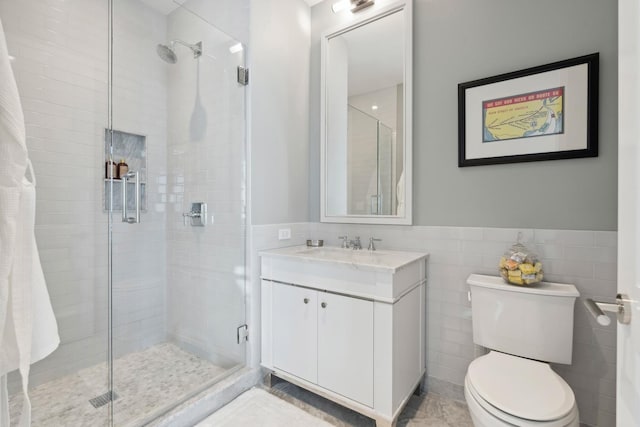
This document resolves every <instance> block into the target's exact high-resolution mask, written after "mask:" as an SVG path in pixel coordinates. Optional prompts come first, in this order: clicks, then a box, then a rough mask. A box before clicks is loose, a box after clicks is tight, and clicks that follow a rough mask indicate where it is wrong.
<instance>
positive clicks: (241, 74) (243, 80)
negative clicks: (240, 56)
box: [238, 66, 249, 86]
mask: <svg viewBox="0 0 640 427" xmlns="http://www.w3.org/2000/svg"><path fill="white" fill-rule="evenodd" d="M238 83H240V84H241V85H243V86H246V85H248V84H249V69H248V68H244V67H240V66H238Z"/></svg>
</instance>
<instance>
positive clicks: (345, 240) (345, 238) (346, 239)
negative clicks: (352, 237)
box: [338, 235, 350, 249]
mask: <svg viewBox="0 0 640 427" xmlns="http://www.w3.org/2000/svg"><path fill="white" fill-rule="evenodd" d="M338 239H342V243H341V244H340V247H341V248H342V249H349V243H350V242H349V236H347V235H344V236H338Z"/></svg>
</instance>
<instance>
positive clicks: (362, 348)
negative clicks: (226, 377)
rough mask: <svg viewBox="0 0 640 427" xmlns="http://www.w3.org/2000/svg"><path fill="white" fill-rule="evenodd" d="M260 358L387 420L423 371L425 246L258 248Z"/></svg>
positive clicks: (324, 393) (322, 391) (380, 421)
mask: <svg viewBox="0 0 640 427" xmlns="http://www.w3.org/2000/svg"><path fill="white" fill-rule="evenodd" d="M260 255H261V257H262V263H261V265H262V362H261V363H262V366H263V367H265V368H267V369H269V370H270V371H271V372H272V374H273V375H276V376H278V377H281V378H283V379H285V380H287V381H290V382H292V383H294V384H297V385H299V386H302V387H304V388H307V389H308V390H311V391H313V392H315V393H317V394H320V395H322V396H324V397H326V398H328V399H331V400H334V401H336V402H338V403H340V404H342V405H344V406H347V407H349V408H351V409H354V410H356V411H358V412H361V413H363V414H365V415H367V416H369V417H372V418H374V419H375V420H376V422H377V423H378V424H379V425H393V424H394V423H395V420H396V419H397V416H398V414H399V413H400V411H401V410H402V408H403V407H404V404H405V403H406V402H407V400H408V399H409V397H410V396H411V393H412V392H413V391H414V390H415V388H416V387H417V386H418V385H419V384H420V381H421V380H422V378H423V375H424V373H425V286H426V284H425V277H426V262H425V261H426V257H427V255H426V254H422V253H413V252H399V251H376V252H367V251H357V252H356V251H350V250H345V249H339V248H318V249H317V250H314V249H308V248H306V247H291V248H282V249H276V250H270V251H264V252H261V254H260Z"/></svg>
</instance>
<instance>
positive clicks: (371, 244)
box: [369, 237, 382, 251]
mask: <svg viewBox="0 0 640 427" xmlns="http://www.w3.org/2000/svg"><path fill="white" fill-rule="evenodd" d="M373 242H382V239H375V238H373V237H369V250H370V251H375V250H376V245H375V244H374V243H373Z"/></svg>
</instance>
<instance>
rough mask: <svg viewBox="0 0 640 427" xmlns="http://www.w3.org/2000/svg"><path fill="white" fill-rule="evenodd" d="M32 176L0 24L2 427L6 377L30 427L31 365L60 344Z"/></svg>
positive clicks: (5, 423) (2, 426)
mask: <svg viewBox="0 0 640 427" xmlns="http://www.w3.org/2000/svg"><path fill="white" fill-rule="evenodd" d="M35 201H36V198H35V176H34V174H33V170H32V168H31V163H30V162H29V159H28V152H27V146H26V133H25V125H24V116H23V112H22V106H21V104H20V98H19V95H18V88H17V86H16V82H15V78H14V76H13V70H12V69H11V63H10V59H9V53H8V51H7V44H6V40H5V35H4V29H3V27H2V21H1V20H0V427H5V426H8V425H9V418H10V417H9V409H8V408H9V405H8V392H7V378H6V375H7V374H8V373H9V372H11V371H14V370H16V369H19V370H20V375H21V378H22V390H23V393H24V404H23V407H22V414H21V416H20V425H21V426H29V425H30V424H31V404H30V402H29V398H28V395H27V387H28V381H29V367H30V364H31V363H34V362H36V361H38V360H41V359H42V358H44V357H46V356H47V355H49V354H50V353H51V352H52V351H54V350H55V349H56V348H57V347H58V344H59V342H60V339H59V337H58V327H57V324H56V320H55V317H54V314H53V309H52V307H51V302H50V300H49V294H48V292H47V287H46V283H45V280H44V275H43V273H42V267H41V265H40V258H39V256H38V249H37V246H36V241H35V235H34V224H35Z"/></svg>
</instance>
